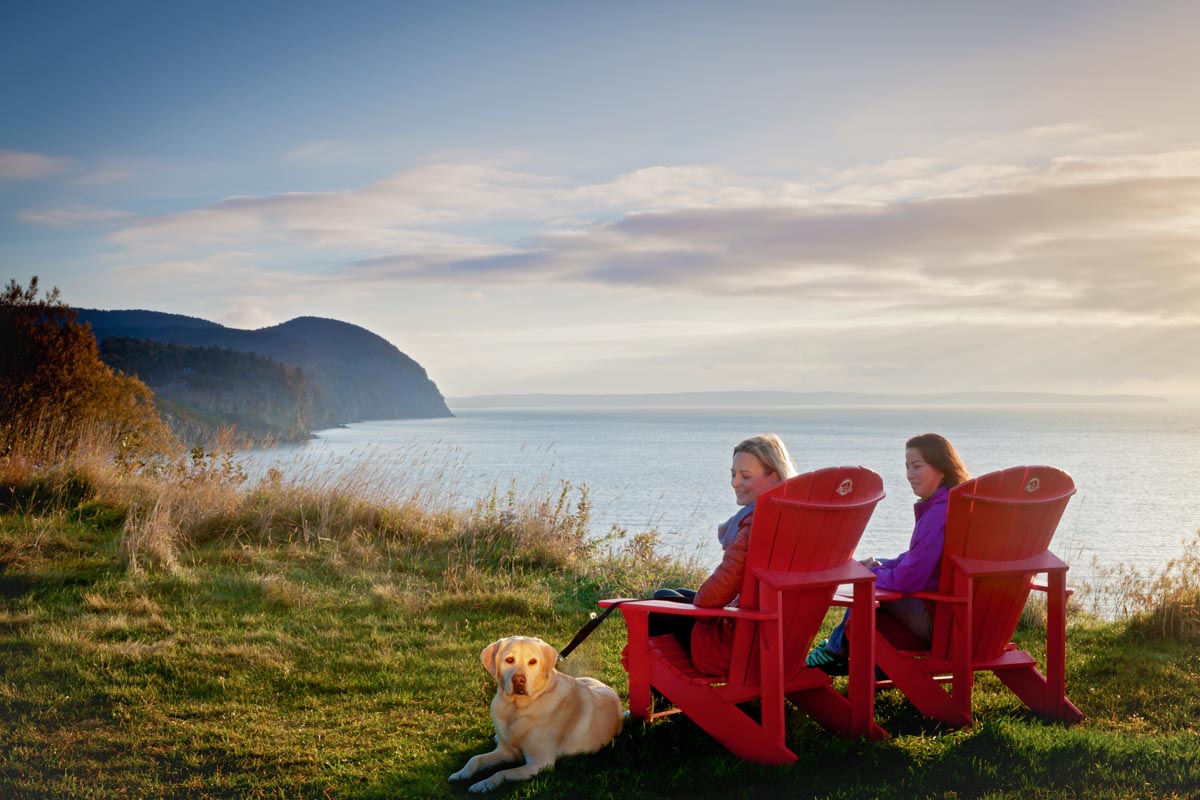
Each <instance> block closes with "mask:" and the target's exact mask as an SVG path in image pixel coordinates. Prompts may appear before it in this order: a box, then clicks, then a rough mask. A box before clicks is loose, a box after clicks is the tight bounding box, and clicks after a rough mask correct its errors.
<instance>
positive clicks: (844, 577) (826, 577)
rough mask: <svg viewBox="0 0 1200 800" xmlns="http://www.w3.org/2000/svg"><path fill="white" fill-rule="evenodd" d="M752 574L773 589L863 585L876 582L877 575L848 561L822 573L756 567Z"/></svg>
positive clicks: (860, 565) (856, 563)
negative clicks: (866, 582)
mask: <svg viewBox="0 0 1200 800" xmlns="http://www.w3.org/2000/svg"><path fill="white" fill-rule="evenodd" d="M751 572H752V573H753V574H754V576H755V577H757V578H758V579H759V580H760V581H762V582H763V583H764V584H766V585H767V586H769V587H771V588H772V589H782V590H784V591H788V590H791V589H812V588H816V587H820V586H838V585H840V584H843V583H863V582H864V581H874V580H875V573H873V572H871V571H870V570H869V569H867V568H866V567H864V566H863V565H862V564H859V563H858V562H857V561H847V562H846V563H845V564H841V565H840V566H836V567H833V568H832V569H826V570H821V571H820V572H784V571H781V570H769V569H761V568H759V567H754V568H752V569H751Z"/></svg>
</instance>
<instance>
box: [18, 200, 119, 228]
mask: <svg viewBox="0 0 1200 800" xmlns="http://www.w3.org/2000/svg"><path fill="white" fill-rule="evenodd" d="M133 216H134V215H133V214H132V213H130V212H128V211H120V210H118V209H115V208H94V207H91V206H80V205H73V206H66V207H64V208H47V209H32V210H29V211H25V212H22V213H21V214H19V215H18V217H17V218H18V219H20V220H21V221H22V222H28V223H30V224H33V225H47V226H50V227H61V228H73V227H80V226H85V225H103V224H107V223H112V222H119V221H122V220H128V219H131V218H133Z"/></svg>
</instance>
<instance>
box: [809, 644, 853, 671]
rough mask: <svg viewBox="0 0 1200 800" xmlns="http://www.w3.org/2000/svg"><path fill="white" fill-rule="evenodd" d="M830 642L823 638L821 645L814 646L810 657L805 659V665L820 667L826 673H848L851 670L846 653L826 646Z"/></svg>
mask: <svg viewBox="0 0 1200 800" xmlns="http://www.w3.org/2000/svg"><path fill="white" fill-rule="evenodd" d="M828 644H829V640H828V639H823V640H822V641H821V643H820V644H819V645H817V646H816V647H814V648H813V649H812V652H811V653H809V654H808V657H807V658H805V659H804V664H805V666H809V667H813V668H814V669H819V670H821V672H824V673H825V674H826V675H846V674H847V673H849V672H850V662H849V661H847V660H846V657H845V656H844V655H841V654H840V653H835V652H833V651H832V650H830V649H829V648H828V647H827V646H826V645H828Z"/></svg>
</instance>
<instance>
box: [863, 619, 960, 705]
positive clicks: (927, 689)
mask: <svg viewBox="0 0 1200 800" xmlns="http://www.w3.org/2000/svg"><path fill="white" fill-rule="evenodd" d="M875 659H876V660H877V661H878V662H879V666H880V667H881V668H882V669H883V671H884V672H886V673H887V675H888V677H889V678H891V680H892V684H893V685H894V686H895V687H896V688H897V689H899V690H900V691H901V692H903V693H904V696H905V697H907V698H908V701H909V702H910V703H912V704H913V706H915V707H916V709H917V710H918V711H920V712H921V715H922V716H925V717H929V718H930V719H936V720H939V721H941V722H944V723H945V724H947V725H952V726H954V727H964V726H967V725H970V724H971V714H970V705H969V700H968V706H967V709H968V710H967V711H966V712H965V713H964V711H963V709H962V703H961V699H962V698H955V697H952V696H951V695H949V694H947V693H946V690H945V689H943V688H942V686H941V684H939V683H938V682H937V681H936V680H934V676H933V675H931V674H929V673H927V672H925V671H924V670H922V669H921V668H920V666H918V662H917V661H916V660H915V659H912V658H908V657H905V656H901V655H900V654H898V653H897V652H896V650H895V649H894V648H893V647H892V646H891V645H890V644H888V642H887V640H885V639H883V638H882V637H876V650H875Z"/></svg>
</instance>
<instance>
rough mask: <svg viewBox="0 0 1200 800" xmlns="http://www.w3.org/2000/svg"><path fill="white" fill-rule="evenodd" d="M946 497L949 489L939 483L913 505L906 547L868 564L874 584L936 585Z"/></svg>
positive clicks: (901, 587)
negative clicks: (874, 564)
mask: <svg viewBox="0 0 1200 800" xmlns="http://www.w3.org/2000/svg"><path fill="white" fill-rule="evenodd" d="M949 501H950V490H949V489H947V488H946V487H945V486H939V487H938V490H937V491H936V492H934V493H933V494H932V495H931V496H929V497H928V498H926V499H925V500H918V501H917V502H916V503H915V504H914V505H913V511H914V512H915V513H916V517H917V524H916V526H915V527H913V533H912V538H911V539H909V541H908V549H907V550H905V551H904V552H903V553H901V554H900V555H898V556H896V557H895V558H889V559H888V560H886V561H884V562H883V563H882V564H880V565H879V566H877V567H872V568H871V571H872V572H874V573H875V586H876V588H879V589H886V590H888V591H892V592H905V593H909V592H928V591H931V590H933V589H936V588H937V586H938V578H939V577H940V576H939V574H938V567H939V566H940V565H941V563H942V543H943V541H944V540H945V538H946V511H947V510H948V509H949V505H950V503H949Z"/></svg>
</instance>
